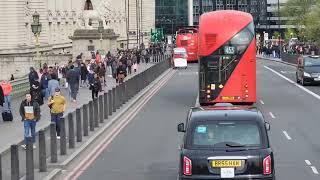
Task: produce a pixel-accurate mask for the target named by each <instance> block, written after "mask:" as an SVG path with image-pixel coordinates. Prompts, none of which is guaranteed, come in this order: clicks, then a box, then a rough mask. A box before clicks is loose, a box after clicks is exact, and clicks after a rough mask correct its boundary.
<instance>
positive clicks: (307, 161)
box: [304, 159, 312, 166]
mask: <svg viewBox="0 0 320 180" xmlns="http://www.w3.org/2000/svg"><path fill="white" fill-rule="evenodd" d="M304 162H306V164H307V165H308V166H311V165H312V164H311V162H310V161H309V160H307V159H306V160H304Z"/></svg>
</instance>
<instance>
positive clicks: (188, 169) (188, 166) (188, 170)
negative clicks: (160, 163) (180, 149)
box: [183, 156, 192, 176]
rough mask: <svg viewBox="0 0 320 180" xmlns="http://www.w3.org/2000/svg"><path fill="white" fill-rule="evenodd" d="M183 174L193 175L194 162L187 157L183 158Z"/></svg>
mask: <svg viewBox="0 0 320 180" xmlns="http://www.w3.org/2000/svg"><path fill="white" fill-rule="evenodd" d="M183 174H184V175H186V176H191V175H192V162H191V160H190V159H189V158H188V157H186V156H184V157H183Z"/></svg>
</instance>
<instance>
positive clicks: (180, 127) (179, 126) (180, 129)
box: [178, 123, 186, 132]
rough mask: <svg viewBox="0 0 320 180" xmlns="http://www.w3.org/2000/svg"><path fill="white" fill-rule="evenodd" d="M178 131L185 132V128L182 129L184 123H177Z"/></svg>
mask: <svg viewBox="0 0 320 180" xmlns="http://www.w3.org/2000/svg"><path fill="white" fill-rule="evenodd" d="M178 132H186V130H185V129H184V123H180V124H178Z"/></svg>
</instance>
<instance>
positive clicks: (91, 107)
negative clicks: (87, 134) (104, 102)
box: [89, 101, 94, 131]
mask: <svg viewBox="0 0 320 180" xmlns="http://www.w3.org/2000/svg"><path fill="white" fill-rule="evenodd" d="M93 113H94V112H93V101H90V102H89V126H90V131H94V122H93V118H94V115H93Z"/></svg>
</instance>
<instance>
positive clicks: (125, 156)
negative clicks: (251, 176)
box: [79, 59, 320, 180]
mask: <svg viewBox="0 0 320 180" xmlns="http://www.w3.org/2000/svg"><path fill="white" fill-rule="evenodd" d="M192 66H193V67H191V68H190V69H188V70H182V71H181V70H179V71H178V72H177V73H176V75H175V77H173V78H172V79H171V80H170V82H169V83H168V84H167V85H166V86H164V87H163V88H162V89H161V90H160V91H159V92H158V93H157V94H156V95H155V96H154V97H153V98H152V99H151V100H150V101H149V102H148V104H147V105H146V107H145V108H144V109H143V110H142V111H141V112H140V113H139V114H138V115H137V116H136V117H135V119H134V120H133V121H132V122H131V123H130V124H129V126H127V127H126V128H125V129H124V130H123V131H122V132H121V133H120V134H119V136H118V137H116V139H115V140H114V141H113V142H112V144H110V146H109V147H108V148H107V149H106V150H105V151H104V152H103V153H102V154H101V155H100V157H99V158H98V159H97V160H96V161H95V162H94V163H93V164H92V165H91V166H90V167H89V168H88V169H87V170H85V171H84V173H83V174H82V176H81V177H80V178H79V179H97V180H98V179H112V180H127V179H128V180H129V179H130V180H136V179H137V180H143V179H150V180H164V179H165V180H170V179H176V177H177V170H178V169H177V167H178V150H177V148H178V145H179V143H180V141H179V138H180V135H179V134H178V133H177V132H176V126H177V124H178V123H179V122H181V121H184V120H185V118H186V113H187V110H188V109H189V107H191V106H193V105H194V104H195V101H196V95H197V84H198V80H197V74H196V71H197V68H196V65H195V64H194V65H192ZM264 66H267V67H270V68H273V69H274V70H275V71H277V72H279V73H281V74H283V75H284V76H286V77H288V78H290V79H292V80H295V79H294V74H293V72H294V70H295V68H294V67H291V66H289V65H285V64H281V63H278V62H270V61H266V60H261V59H258V62H257V103H256V106H257V107H258V108H259V109H260V110H261V111H262V113H263V114H264V116H265V119H266V120H267V121H268V122H270V124H271V130H270V132H269V137H270V142H271V146H272V148H273V150H274V153H275V168H276V177H277V179H278V180H302V179H306V180H319V179H320V175H319V174H316V173H315V171H313V170H312V169H311V167H313V168H314V169H316V170H318V171H320V141H319V140H318V139H319V137H320V131H319V127H320V111H319V107H320V100H319V99H316V98H314V97H313V96H311V95H310V94H308V93H307V92H305V91H303V90H302V89H300V88H299V87H297V86H296V85H295V84H292V83H290V82H288V81H286V80H285V79H283V78H281V77H280V76H278V75H276V74H275V73H273V72H271V71H270V70H268V69H266V68H265V67H264ZM281 71H282V72H281ZM307 88H308V89H310V90H311V91H313V92H315V93H317V94H319V95H320V86H315V87H313V86H309V87H307ZM261 101H262V102H261ZM271 114H272V115H271ZM273 116H274V117H273ZM284 131H285V132H286V133H287V135H289V136H290V138H291V140H289V139H288V137H286V135H285V134H284ZM305 160H308V161H310V163H311V165H308V164H307V163H306V162H305Z"/></svg>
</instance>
